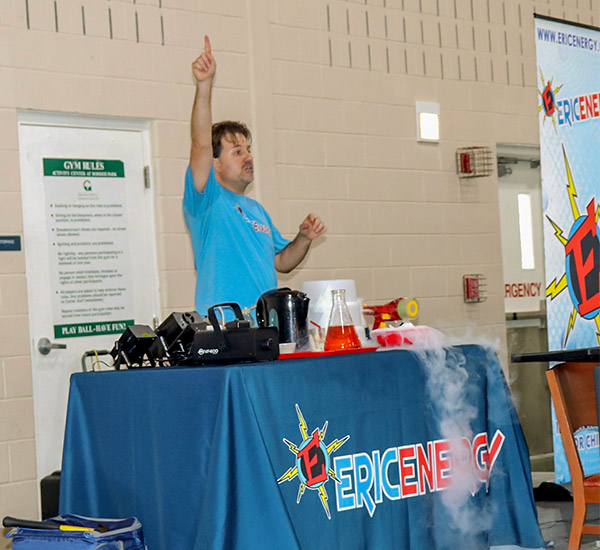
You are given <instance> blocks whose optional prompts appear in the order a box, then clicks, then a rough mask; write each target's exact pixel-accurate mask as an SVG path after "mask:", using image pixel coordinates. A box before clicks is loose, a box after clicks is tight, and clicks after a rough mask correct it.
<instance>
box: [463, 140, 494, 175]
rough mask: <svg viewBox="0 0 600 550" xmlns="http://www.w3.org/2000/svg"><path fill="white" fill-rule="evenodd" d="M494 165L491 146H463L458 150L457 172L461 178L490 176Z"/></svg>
mask: <svg viewBox="0 0 600 550" xmlns="http://www.w3.org/2000/svg"><path fill="white" fill-rule="evenodd" d="M493 165H494V163H493V161H492V150H491V149H490V148H489V147H463V148H460V149H457V150H456V173H457V174H458V177H459V178H481V177H484V176H489V175H490V174H491V173H492V167H493Z"/></svg>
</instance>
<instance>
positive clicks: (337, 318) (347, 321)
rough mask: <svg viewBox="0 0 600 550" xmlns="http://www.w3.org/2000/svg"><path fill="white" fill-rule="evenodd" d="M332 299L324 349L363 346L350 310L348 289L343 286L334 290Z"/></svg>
mask: <svg viewBox="0 0 600 550" xmlns="http://www.w3.org/2000/svg"><path fill="white" fill-rule="evenodd" d="M331 301H332V305H331V313H330V314H329V324H328V325H327V335H326V336H325V346H324V351H336V350H341V349H354V348H360V347H362V346H361V344H360V339H359V337H358V334H356V329H355V328H354V324H353V322H352V317H350V312H349V311H348V304H346V291H345V290H344V289H343V288H340V289H335V290H332V291H331Z"/></svg>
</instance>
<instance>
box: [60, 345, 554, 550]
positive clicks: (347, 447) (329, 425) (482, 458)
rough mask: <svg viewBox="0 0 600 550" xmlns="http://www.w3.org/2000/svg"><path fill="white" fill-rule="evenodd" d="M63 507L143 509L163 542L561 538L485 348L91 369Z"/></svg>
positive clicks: (66, 467) (374, 545)
mask: <svg viewBox="0 0 600 550" xmlns="http://www.w3.org/2000/svg"><path fill="white" fill-rule="evenodd" d="M60 511H61V513H76V514H80V515H85V516H92V517H131V516H135V517H137V518H138V519H140V521H141V522H142V525H143V529H144V534H145V537H146V541H147V543H148V547H149V550H170V549H177V550H180V549H181V550H199V549H245V550H246V549H254V548H257V549H259V548H260V549H274V550H294V549H309V548H310V549H311V550H312V549H328V550H331V549H334V548H344V549H356V550H366V549H418V550H422V549H424V548H427V549H440V550H443V549H448V550H450V549H457V548H460V549H462V550H470V549H473V550H479V549H483V548H494V549H500V548H506V549H507V550H508V549H513V550H514V549H516V548H543V546H544V543H543V540H542V537H541V534H540V530H539V526H538V522H537V515H536V508H535V502H534V499H533V495H532V488H531V478H530V470H529V456H528V451H527V447H526V444H525V440H524V438H523V434H522V431H521V427H520V424H519V421H518V418H517V415H516V412H515V409H514V406H513V404H512V401H511V398H510V394H509V391H508V388H507V386H506V383H505V380H504V376H503V373H502V371H501V369H500V366H499V364H498V360H497V357H496V355H495V353H494V352H493V351H491V350H489V349H487V348H484V347H481V346H476V345H465V346H455V347H449V348H445V349H441V348H440V349H438V350H423V351H419V352H416V351H406V350H394V351H384V352H368V353H355V354H342V355H339V356H333V357H320V358H305V359H285V360H284V359H280V360H278V361H275V362H269V363H258V364H240V365H231V366H220V367H187V368H175V367H168V368H167V367H163V368H138V369H131V370H125V371H109V372H94V373H80V374H74V375H73V376H72V378H71V388H70V395H69V404H68V417H67V425H66V432H65V446H64V453H63V465H62V479H61V492H60Z"/></svg>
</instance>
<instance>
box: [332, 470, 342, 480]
mask: <svg viewBox="0 0 600 550" xmlns="http://www.w3.org/2000/svg"><path fill="white" fill-rule="evenodd" d="M329 477H330V478H331V479H333V481H335V482H336V483H341V482H342V481H341V480H340V479H339V478H338V476H336V475H335V472H334V471H333V470H332V469H331V468H329Z"/></svg>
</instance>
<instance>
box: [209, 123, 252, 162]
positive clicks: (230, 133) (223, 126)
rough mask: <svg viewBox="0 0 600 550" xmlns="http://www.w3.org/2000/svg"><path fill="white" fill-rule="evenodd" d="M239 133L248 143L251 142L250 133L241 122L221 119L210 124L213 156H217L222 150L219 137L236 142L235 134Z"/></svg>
mask: <svg viewBox="0 0 600 550" xmlns="http://www.w3.org/2000/svg"><path fill="white" fill-rule="evenodd" d="M237 134H240V135H242V136H244V137H245V138H246V141H247V142H248V143H251V142H252V134H251V133H250V130H249V129H248V126H246V125H245V124H244V123H243V122H237V121H234V120H223V121H221V122H216V123H215V124H213V126H212V149H213V157H214V158H219V156H220V155H221V151H222V150H223V144H222V143H221V139H223V138H225V139H227V140H228V141H233V143H236V137H235V136H236V135H237Z"/></svg>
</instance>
